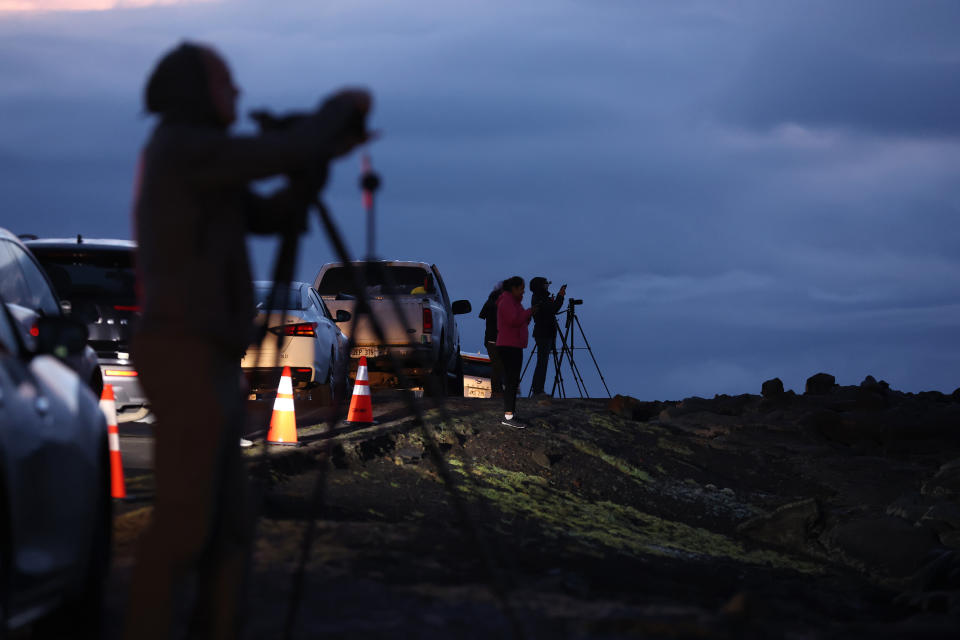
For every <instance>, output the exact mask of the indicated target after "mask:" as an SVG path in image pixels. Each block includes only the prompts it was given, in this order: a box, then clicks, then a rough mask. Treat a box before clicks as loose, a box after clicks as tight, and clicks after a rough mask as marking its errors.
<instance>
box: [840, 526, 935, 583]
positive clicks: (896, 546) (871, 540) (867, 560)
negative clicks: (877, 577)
mask: <svg viewBox="0 0 960 640" xmlns="http://www.w3.org/2000/svg"><path fill="white" fill-rule="evenodd" d="M821 541H822V542H823V543H824V546H825V547H827V549H829V550H830V551H831V552H832V553H835V554H837V555H839V556H840V557H841V558H842V559H843V560H845V561H846V563H847V564H850V565H853V566H856V567H859V568H860V569H862V570H864V571H866V572H868V573H871V574H876V573H880V574H885V575H889V576H895V577H905V576H909V575H911V574H913V573H914V572H916V571H917V569H918V568H919V567H920V566H921V564H922V563H923V561H924V559H925V558H926V557H927V555H928V554H929V553H930V551H931V550H933V549H934V548H936V547H937V546H938V545H939V543H940V541H939V540H938V539H937V537H936V536H935V535H934V534H933V533H932V532H931V531H930V530H929V529H925V528H924V527H917V526H914V525H912V524H910V523H909V522H907V521H905V520H901V519H900V518H895V517H893V516H876V517H869V516H867V517H860V518H855V519H853V520H849V521H847V522H842V523H841V524H838V525H837V526H836V527H834V528H833V529H831V530H830V531H828V532H827V533H825V534H824V535H823V536H821Z"/></svg>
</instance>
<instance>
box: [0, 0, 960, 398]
mask: <svg viewBox="0 0 960 640" xmlns="http://www.w3.org/2000/svg"><path fill="white" fill-rule="evenodd" d="M151 5H155V6H151ZM77 7H80V8H94V9H97V10H95V11H77V10H70V9H75V8H77ZM44 8H53V9H55V10H52V11H47V10H42V9H44ZM958 33H960V3H958V2H956V1H955V0H950V1H945V2H916V1H914V2H883V1H881V0H862V1H853V0H845V1H844V2H836V0H828V1H825V2H802V3H800V2H796V3H787V2H773V1H771V0H761V1H758V2H749V1H744V2H714V1H705V2H681V1H673V2H639V1H637V0H622V1H616V0H580V1H565V0H532V1H528V2H516V1H515V0H514V1H510V2H507V1H505V0H492V1H490V0H488V1H484V2H474V3H466V2H452V1H449V0H435V1H426V2H424V1H421V2H402V3H398V2H388V1H386V0H380V1H369V2H365V1H362V0H342V1H325V2H322V3H318V2H314V1H312V0H289V1H286V2H272V3H267V2H261V1H259V0H223V1H220V2H217V1H207V2H161V3H151V2H150V1H149V0H135V1H133V2H112V1H110V0H56V1H54V2H43V1H42V0H0V203H2V209H0V211H2V213H0V226H4V227H6V228H9V229H10V230H12V231H14V232H16V233H26V232H30V233H35V234H38V235H41V236H63V235H73V234H76V233H83V234H84V235H88V236H106V237H129V235H130V200H131V185H132V177H133V172H134V166H135V161H136V156H137V153H138V149H139V147H140V146H141V145H142V143H143V141H144V139H145V138H146V136H147V135H148V133H149V129H150V127H151V126H152V122H151V121H150V120H149V119H147V118H144V117H143V116H142V115H140V112H141V103H140V98H141V91H142V87H143V82H144V79H145V77H146V75H147V73H148V71H149V70H150V68H151V66H152V65H153V63H154V62H155V61H156V59H157V58H158V57H159V55H161V54H162V53H163V52H164V51H165V50H166V49H168V48H170V47H171V46H173V45H174V44H176V43H177V42H178V41H180V40H181V39H183V38H189V39H195V40H200V41H204V42H209V43H212V44H213V45H215V46H216V47H217V48H219V49H220V50H221V51H222V52H223V54H224V55H225V57H226V58H227V59H228V60H229V61H230V63H231V65H232V67H233V70H234V74H235V76H236V79H237V81H238V83H239V84H240V86H241V88H242V89H243V95H242V97H241V110H242V111H244V112H245V111H247V110H249V109H251V108H255V107H263V106H268V107H271V108H274V109H277V110H284V109H301V108H308V107H311V106H313V105H315V104H316V103H317V101H318V100H319V99H320V98H321V97H322V96H323V95H324V94H325V93H328V92H329V91H331V90H333V89H335V88H337V87H340V86H343V85H346V84H359V85H365V86H368V87H370V88H371V89H372V91H373V92H374V94H375V97H376V109H375V113H374V116H373V118H372V126H373V127H375V128H378V129H381V130H383V132H384V135H383V138H382V139H381V140H380V141H379V142H377V143H376V144H375V145H374V146H373V148H372V149H371V153H372V156H373V161H374V164H375V166H376V167H377V168H378V170H379V171H380V173H381V174H382V176H383V179H384V182H385V186H384V189H383V191H382V193H381V197H380V198H379V203H378V206H379V211H380V215H381V221H380V230H379V238H380V242H379V247H378V249H379V253H380V254H381V255H383V256H385V257H391V258H400V259H414V260H426V261H431V262H435V263H436V264H438V265H439V267H440V268H441V271H442V273H443V274H444V275H445V276H446V279H447V283H448V287H449V288H450V289H451V293H452V295H453V296H454V297H455V298H467V299H469V300H471V302H473V305H474V307H475V311H474V313H473V314H471V316H470V317H469V318H466V319H462V320H461V323H460V324H461V330H462V332H463V347H464V349H465V350H470V351H476V350H477V349H478V348H479V347H480V345H481V340H482V333H483V329H482V324H481V322H480V321H479V320H477V319H476V318H475V315H476V311H478V310H479V307H480V305H481V304H482V302H483V300H484V299H485V297H486V294H487V292H488V291H489V289H490V287H491V286H492V284H493V283H494V282H495V281H497V280H500V279H503V278H504V277H507V276H511V275H515V274H516V275H521V276H523V277H524V278H525V279H528V280H529V278H530V277H532V276H536V275H544V276H546V277H548V278H549V279H551V280H552V281H553V282H554V287H553V288H554V289H556V288H557V287H558V286H559V285H560V284H562V283H564V282H567V283H569V293H570V294H571V295H573V296H575V297H578V298H583V299H584V301H585V303H584V305H583V306H582V307H581V308H580V318H581V322H582V325H583V329H584V330H585V332H586V336H587V338H588V339H589V340H590V343H591V345H592V347H593V351H594V354H595V355H596V357H597V360H598V362H599V364H600V366H601V369H602V371H603V373H604V375H605V377H606V379H607V382H608V384H609V386H610V388H611V390H612V391H613V392H614V393H618V392H619V393H626V394H630V395H634V396H636V397H639V398H642V399H679V398H682V397H685V396H689V395H705V396H712V395H713V394H715V393H745V392H751V393H758V392H759V389H760V383H761V382H762V381H763V380H765V379H767V378H771V377H774V376H779V377H781V378H782V379H783V380H784V382H785V384H786V386H787V387H788V388H790V387H792V388H795V389H798V390H800V391H802V389H803V383H804V380H805V379H806V377H808V376H809V375H812V374H814V373H817V372H818V371H826V372H829V373H833V374H834V375H836V376H837V378H838V381H839V382H840V383H842V384H856V383H859V382H860V380H861V379H862V378H863V377H864V376H866V375H867V374H872V375H874V376H876V377H877V378H884V379H886V380H888V381H889V382H890V383H891V384H892V385H893V386H895V387H896V388H900V389H905V390H910V391H919V390H924V389H939V390H942V391H952V390H953V389H954V388H956V387H958V386H960V371H958V370H960V366H958V359H960V335H958V329H960V295H958V284H960V238H958V232H960V180H958V178H960V38H958V37H957V34H958ZM239 129H240V130H244V129H246V130H249V129H250V127H249V125H248V124H246V123H244V124H243V125H241V127H239ZM358 168H359V160H358V159H357V157H351V158H348V159H346V160H345V161H343V162H341V163H340V164H339V165H338V166H337V167H336V168H335V172H334V178H333V180H332V182H331V184H330V186H329V188H328V191H327V194H326V198H327V201H328V203H329V204H330V206H331V208H332V210H333V211H334V214H335V216H336V217H337V218H338V219H339V220H340V222H341V223H342V227H343V229H344V231H345V233H346V234H347V237H348V240H349V242H350V245H351V247H352V248H353V249H354V250H355V251H356V252H358V253H360V252H361V251H362V250H363V247H364V236H363V213H362V210H361V207H360V199H359V197H358V193H357V190H356V180H357V173H358ZM274 247H275V242H272V241H270V242H264V241H258V242H256V243H254V246H253V249H254V253H255V260H256V263H257V270H258V272H259V273H258V275H259V276H261V277H262V276H265V275H266V274H267V273H268V271H269V265H270V262H271V260H272V251H273V249H274ZM303 249H304V251H303V255H302V257H301V260H300V266H299V275H300V277H302V278H303V279H305V280H312V278H313V275H314V274H315V273H316V271H317V269H318V268H319V267H320V265H321V264H323V263H324V262H326V261H328V260H330V259H331V251H330V249H329V244H328V243H327V242H326V240H325V238H324V237H323V235H322V234H321V233H320V231H319V229H317V228H316V226H315V227H314V228H313V230H312V232H311V234H310V236H309V237H308V238H306V239H305V242H304V244H303ZM579 338H580V336H579V335H578V336H577V339H578V342H579ZM528 353H529V352H528ZM578 361H579V364H580V367H581V370H582V371H583V373H584V374H585V375H586V376H587V377H588V379H589V381H590V389H591V392H592V393H593V394H594V395H596V394H598V393H600V392H602V388H601V387H600V386H599V384H598V383H597V380H596V379H595V378H596V377H595V375H590V372H591V371H593V370H594V369H593V364H592V362H591V361H590V359H589V355H588V354H586V353H585V352H584V353H582V354H578ZM529 375H530V374H529V373H528V374H527V378H526V379H525V383H524V385H523V387H524V388H523V392H524V393H525V392H526V386H527V385H526V382H527V381H529ZM569 391H570V389H569V388H568V392H569Z"/></svg>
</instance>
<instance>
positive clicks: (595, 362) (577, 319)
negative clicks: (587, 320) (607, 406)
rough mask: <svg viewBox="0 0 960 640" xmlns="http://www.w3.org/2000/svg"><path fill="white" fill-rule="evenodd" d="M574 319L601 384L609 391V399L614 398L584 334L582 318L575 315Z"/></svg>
mask: <svg viewBox="0 0 960 640" xmlns="http://www.w3.org/2000/svg"><path fill="white" fill-rule="evenodd" d="M574 319H575V320H576V321H577V328H578V329H580V336H581V337H582V338H583V343H584V344H585V345H587V352H588V353H589V354H590V358H591V359H592V360H593V366H595V367H596V368H597V374H598V375H599V376H600V382H602V383H603V388H604V389H606V391H607V397H608V398H612V397H613V396H612V395H610V387H608V386H607V381H606V379H605V378H604V377H603V372H602V371H600V365H599V364H597V359H596V358H595V357H594V355H593V349H591V348H590V341H589V340H587V334H585V333H584V332H583V325H581V324H580V318H577V317H576V315H574Z"/></svg>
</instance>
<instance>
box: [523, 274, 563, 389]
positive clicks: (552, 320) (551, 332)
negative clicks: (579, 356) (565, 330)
mask: <svg viewBox="0 0 960 640" xmlns="http://www.w3.org/2000/svg"><path fill="white" fill-rule="evenodd" d="M549 286H550V281H549V280H547V279H546V278H543V277H536V278H531V279H530V293H531V294H532V296H531V300H530V303H531V304H532V305H533V306H534V307H536V308H537V312H536V313H535V314H534V316H533V339H534V341H535V342H536V343H537V366H536V367H535V368H534V370H533V382H532V383H531V384H530V395H533V396H536V395H543V394H546V392H545V391H544V390H543V385H544V383H545V382H546V379H547V363H548V362H549V361H550V355H551V354H553V353H555V352H556V350H557V313H559V312H560V310H561V309H562V308H563V297H564V296H565V295H566V293H567V285H563V286H562V287H560V291H558V292H557V296H556V298H554V297H553V296H552V295H550V291H549Z"/></svg>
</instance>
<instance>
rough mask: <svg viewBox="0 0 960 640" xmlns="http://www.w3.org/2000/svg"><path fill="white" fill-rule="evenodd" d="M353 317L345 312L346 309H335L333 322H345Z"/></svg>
mask: <svg viewBox="0 0 960 640" xmlns="http://www.w3.org/2000/svg"><path fill="white" fill-rule="evenodd" d="M352 317H353V314H352V313H350V312H349V311H347V310H346V309H337V315H336V317H335V318H334V322H337V323H340V322H346V321H348V320H349V319H350V318H352Z"/></svg>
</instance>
